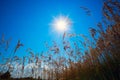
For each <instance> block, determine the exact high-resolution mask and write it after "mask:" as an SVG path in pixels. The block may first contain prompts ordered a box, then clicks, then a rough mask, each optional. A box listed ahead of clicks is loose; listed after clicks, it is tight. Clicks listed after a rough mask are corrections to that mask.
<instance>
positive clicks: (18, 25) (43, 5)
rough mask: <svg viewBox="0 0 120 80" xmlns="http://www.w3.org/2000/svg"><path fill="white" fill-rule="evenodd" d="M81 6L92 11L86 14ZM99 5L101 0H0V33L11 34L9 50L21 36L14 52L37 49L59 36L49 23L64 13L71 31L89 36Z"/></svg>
mask: <svg viewBox="0 0 120 80" xmlns="http://www.w3.org/2000/svg"><path fill="white" fill-rule="evenodd" d="M81 6H84V7H87V8H89V9H90V11H91V14H92V15H91V16H88V15H86V12H85V11H84V10H83V9H81V8H80V7H81ZM101 9H102V0H0V37H1V35H2V34H5V38H6V39H8V38H9V37H12V42H11V44H10V45H11V46H10V48H9V51H12V50H13V48H14V47H15V46H16V44H17V41H18V39H19V40H21V42H22V43H23V44H24V48H22V49H20V50H19V51H18V52H17V54H16V55H19V56H23V55H27V53H25V50H26V49H27V48H29V47H30V48H32V49H33V50H34V51H35V52H40V51H42V50H45V49H44V48H43V45H44V42H45V41H47V42H48V43H49V44H51V42H52V41H53V40H58V39H59V38H60V37H58V34H57V33H56V32H53V31H52V28H51V26H50V25H49V24H50V23H51V22H52V21H53V17H56V16H59V15H64V16H68V17H69V18H70V20H71V21H72V22H73V24H72V26H71V30H72V32H73V33H81V34H84V35H87V36H89V30H88V29H89V27H94V28H95V27H96V24H97V23H98V22H99V21H100V20H101V15H102V12H101ZM10 53H11V52H7V54H4V55H8V54H10Z"/></svg>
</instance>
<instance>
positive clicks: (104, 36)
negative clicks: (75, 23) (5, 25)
mask: <svg viewBox="0 0 120 80" xmlns="http://www.w3.org/2000/svg"><path fill="white" fill-rule="evenodd" d="M119 12H120V2H119V1H118V0H108V1H105V2H104V6H103V17H104V18H103V19H104V20H103V21H102V22H101V23H98V24H97V26H98V29H94V28H90V33H91V38H92V39H93V42H91V41H90V40H89V39H88V38H87V37H86V36H84V35H81V34H78V35H77V34H68V33H64V35H63V43H61V46H59V44H57V43H56V42H53V44H52V46H49V45H47V44H46V48H47V51H43V52H41V53H38V54H36V53H35V51H33V50H32V49H31V48H28V49H27V50H26V52H27V53H28V56H24V57H23V58H19V57H18V56H14V55H13V56H12V59H11V57H10V58H8V59H7V60H6V62H5V64H0V71H1V73H0V76H3V75H2V74H3V73H5V72H4V70H6V71H9V72H10V74H11V75H12V74H16V75H17V76H18V78H22V77H33V78H36V79H40V78H42V79H47V80H119V79H120V13H119ZM103 27H106V28H103ZM73 35H74V37H75V36H81V37H82V38H83V39H84V40H85V41H80V40H76V41H74V42H71V41H69V40H66V39H65V38H66V37H67V38H68V37H69V38H71V37H73ZM0 45H1V47H4V48H5V50H6V47H5V46H7V48H8V46H9V44H8V43H7V41H6V40H5V39H4V37H2V39H1V42H0ZM2 45H5V46H2ZM81 45H82V46H83V47H81ZM20 46H23V44H21V42H20V40H19V41H18V43H17V45H16V47H15V50H14V52H13V54H17V50H19V48H21V47H20ZM82 48H84V50H82ZM0 55H1V56H2V53H1V54H0ZM4 60H5V59H4ZM14 64H17V67H15V66H14ZM26 64H32V65H33V66H30V67H31V68H30V69H29V70H26V69H25V65H26ZM25 75H26V76H25ZM28 75H29V76H28ZM0 79H2V77H0ZM7 79H9V78H7Z"/></svg>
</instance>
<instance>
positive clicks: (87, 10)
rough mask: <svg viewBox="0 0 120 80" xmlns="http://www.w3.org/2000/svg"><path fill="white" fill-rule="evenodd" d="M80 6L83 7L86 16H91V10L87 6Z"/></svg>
mask: <svg viewBox="0 0 120 80" xmlns="http://www.w3.org/2000/svg"><path fill="white" fill-rule="evenodd" d="M80 8H81V9H83V10H84V11H85V12H86V14H87V15H88V16H91V11H90V10H89V8H87V7H84V6H81V7H80Z"/></svg>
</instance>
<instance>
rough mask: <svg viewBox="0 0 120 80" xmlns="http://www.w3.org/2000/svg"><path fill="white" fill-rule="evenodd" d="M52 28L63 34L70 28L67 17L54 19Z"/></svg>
mask: <svg viewBox="0 0 120 80" xmlns="http://www.w3.org/2000/svg"><path fill="white" fill-rule="evenodd" d="M52 26H53V28H54V29H55V30H57V31H59V32H65V31H67V30H68V29H69V27H70V26H71V21H70V19H69V18H68V17H67V16H58V17H55V18H54V20H53V22H52Z"/></svg>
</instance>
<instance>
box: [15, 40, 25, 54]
mask: <svg viewBox="0 0 120 80" xmlns="http://www.w3.org/2000/svg"><path fill="white" fill-rule="evenodd" d="M21 46H23V44H22V43H21V42H20V40H18V42H17V45H16V47H15V49H14V53H16V51H17V50H18V49H19V48H20V47H21Z"/></svg>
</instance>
